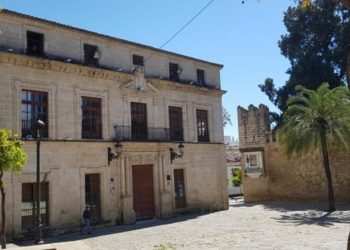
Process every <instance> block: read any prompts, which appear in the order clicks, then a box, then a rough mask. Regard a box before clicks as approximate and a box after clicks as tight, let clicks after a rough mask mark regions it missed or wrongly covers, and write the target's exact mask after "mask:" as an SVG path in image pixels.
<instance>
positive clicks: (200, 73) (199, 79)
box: [197, 69, 205, 85]
mask: <svg viewBox="0 0 350 250" xmlns="http://www.w3.org/2000/svg"><path fill="white" fill-rule="evenodd" d="M197 82H198V84H200V85H204V84H205V79H204V70H202V69H197Z"/></svg>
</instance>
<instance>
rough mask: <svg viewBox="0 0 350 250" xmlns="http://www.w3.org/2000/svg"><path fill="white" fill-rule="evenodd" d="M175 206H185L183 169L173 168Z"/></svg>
mask: <svg viewBox="0 0 350 250" xmlns="http://www.w3.org/2000/svg"><path fill="white" fill-rule="evenodd" d="M174 185H175V208H184V207H186V193H185V178H184V170H183V169H174Z"/></svg>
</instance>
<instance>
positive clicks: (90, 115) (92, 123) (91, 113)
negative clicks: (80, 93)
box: [81, 97, 102, 139]
mask: <svg viewBox="0 0 350 250" xmlns="http://www.w3.org/2000/svg"><path fill="white" fill-rule="evenodd" d="M81 113H82V120H81V127H82V129H81V137H82V138H83V139H101V138H102V117H101V99H100V98H92V97H82V98H81Z"/></svg>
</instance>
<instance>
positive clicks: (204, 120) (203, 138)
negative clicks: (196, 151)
mask: <svg viewBox="0 0 350 250" xmlns="http://www.w3.org/2000/svg"><path fill="white" fill-rule="evenodd" d="M197 133H198V141H199V142H208V141H209V130H208V111H207V110H202V109H197Z"/></svg>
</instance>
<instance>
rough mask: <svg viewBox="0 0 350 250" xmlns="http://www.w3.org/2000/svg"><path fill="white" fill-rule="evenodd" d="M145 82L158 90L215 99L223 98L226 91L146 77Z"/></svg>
mask: <svg viewBox="0 0 350 250" xmlns="http://www.w3.org/2000/svg"><path fill="white" fill-rule="evenodd" d="M147 81H149V82H151V83H152V84H153V86H154V87H156V88H159V89H169V90H175V91H181V92H187V93H193V94H199V95H207V96H215V97H220V96H223V95H224V94H225V93H226V91H224V90H221V89H211V88H208V87H202V86H196V85H190V84H184V83H177V82H173V81H168V80H164V79H157V78H152V77H147Z"/></svg>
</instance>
